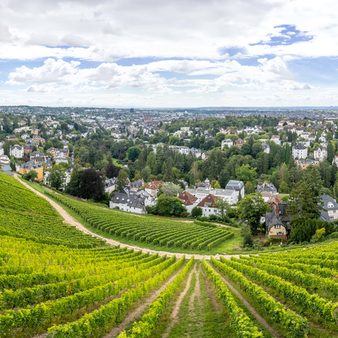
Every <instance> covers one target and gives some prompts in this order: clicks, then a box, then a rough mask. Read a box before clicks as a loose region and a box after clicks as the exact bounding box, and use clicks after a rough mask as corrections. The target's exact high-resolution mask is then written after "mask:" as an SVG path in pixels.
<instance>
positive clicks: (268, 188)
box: [256, 182, 278, 203]
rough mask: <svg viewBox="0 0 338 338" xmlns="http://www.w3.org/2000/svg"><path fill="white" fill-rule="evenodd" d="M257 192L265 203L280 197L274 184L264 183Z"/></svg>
mask: <svg viewBox="0 0 338 338" xmlns="http://www.w3.org/2000/svg"><path fill="white" fill-rule="evenodd" d="M256 191H257V192H259V193H260V194H261V195H262V197H263V200H264V202H266V203H267V202H269V200H270V199H271V198H272V197H273V196H276V195H278V191H277V189H276V187H275V186H274V185H273V184H272V183H268V182H264V183H262V184H258V185H257V188H256Z"/></svg>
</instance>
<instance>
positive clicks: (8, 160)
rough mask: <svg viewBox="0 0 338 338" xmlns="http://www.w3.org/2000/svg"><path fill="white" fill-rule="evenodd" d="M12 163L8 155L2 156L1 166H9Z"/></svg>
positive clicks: (0, 158)
mask: <svg viewBox="0 0 338 338" xmlns="http://www.w3.org/2000/svg"><path fill="white" fill-rule="evenodd" d="M9 163H10V159H9V157H8V156H7V155H0V164H2V165H8V164H9Z"/></svg>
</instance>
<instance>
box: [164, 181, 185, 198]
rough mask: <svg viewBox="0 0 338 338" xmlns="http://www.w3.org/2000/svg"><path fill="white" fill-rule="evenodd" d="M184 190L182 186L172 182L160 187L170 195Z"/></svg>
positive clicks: (175, 194)
mask: <svg viewBox="0 0 338 338" xmlns="http://www.w3.org/2000/svg"><path fill="white" fill-rule="evenodd" d="M181 191H182V188H181V187H180V186H179V185H177V184H175V183H172V182H167V183H164V184H163V185H162V187H161V188H160V193H161V194H165V195H168V196H177V194H179V193H180V192H181Z"/></svg>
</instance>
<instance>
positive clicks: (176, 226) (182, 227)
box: [44, 189, 240, 253]
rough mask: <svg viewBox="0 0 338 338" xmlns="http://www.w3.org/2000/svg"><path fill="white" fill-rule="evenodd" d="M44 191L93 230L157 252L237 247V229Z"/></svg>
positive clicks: (218, 249)
mask: <svg viewBox="0 0 338 338" xmlns="http://www.w3.org/2000/svg"><path fill="white" fill-rule="evenodd" d="M44 192H45V193H46V194H47V195H48V196H49V197H51V198H53V199H54V200H56V201H57V202H58V203H60V204H61V205H63V206H65V207H66V208H67V209H68V210H69V211H71V212H73V213H74V216H75V217H77V218H78V219H79V220H80V221H82V222H83V223H84V224H86V225H87V226H89V227H90V228H91V229H92V230H93V231H98V233H100V234H103V235H105V236H108V237H111V238H114V239H117V240H119V241H121V242H124V243H131V244H135V245H139V246H143V247H150V248H154V249H158V250H169V251H177V252H187V253H189V252H193V253H201V252H202V253H221V252H222V251H224V249H227V248H231V249H232V248H236V247H237V246H238V244H239V238H240V235H239V229H236V228H231V227H226V228H223V227H220V226H216V225H213V224H210V223H205V226H204V225H201V224H202V222H199V224H197V223H194V222H192V221H191V222H184V221H179V220H173V219H170V218H164V217H156V216H141V215H134V214H130V213H126V212H121V211H118V210H112V209H108V208H105V207H102V206H99V205H95V204H93V203H89V202H84V201H81V200H78V199H75V198H73V197H70V196H67V195H61V194H59V193H55V192H52V191H51V190H47V189H45V190H44Z"/></svg>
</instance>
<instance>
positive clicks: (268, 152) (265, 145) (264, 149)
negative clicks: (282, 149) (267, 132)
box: [262, 142, 270, 154]
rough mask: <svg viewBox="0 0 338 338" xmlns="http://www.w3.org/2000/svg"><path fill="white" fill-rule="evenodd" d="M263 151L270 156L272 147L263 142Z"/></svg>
mask: <svg viewBox="0 0 338 338" xmlns="http://www.w3.org/2000/svg"><path fill="white" fill-rule="evenodd" d="M262 149H263V152H264V153H265V154H270V145H269V144H268V143H266V142H263V143H262Z"/></svg>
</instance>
